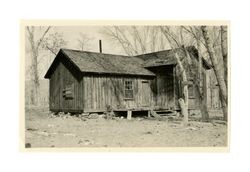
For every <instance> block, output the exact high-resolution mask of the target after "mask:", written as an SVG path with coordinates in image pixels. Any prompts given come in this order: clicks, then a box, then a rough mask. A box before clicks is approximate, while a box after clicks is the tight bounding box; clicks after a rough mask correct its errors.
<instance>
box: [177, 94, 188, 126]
mask: <svg viewBox="0 0 250 172" xmlns="http://www.w3.org/2000/svg"><path fill="white" fill-rule="evenodd" d="M178 101H179V105H180V108H181V114H182V115H183V117H184V118H183V126H187V124H188V108H187V105H186V103H185V102H184V100H183V99H182V98H180V99H179V100H178Z"/></svg>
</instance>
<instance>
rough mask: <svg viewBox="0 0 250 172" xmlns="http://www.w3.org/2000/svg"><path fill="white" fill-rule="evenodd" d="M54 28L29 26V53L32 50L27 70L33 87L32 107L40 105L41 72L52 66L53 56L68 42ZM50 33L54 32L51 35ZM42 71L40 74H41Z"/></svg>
mask: <svg viewBox="0 0 250 172" xmlns="http://www.w3.org/2000/svg"><path fill="white" fill-rule="evenodd" d="M52 31H53V29H52V27H50V26H49V27H34V26H27V27H26V33H27V40H28V42H29V44H28V45H27V51H28V50H30V54H31V58H30V60H31V66H30V68H27V70H26V72H27V74H29V75H30V79H31V85H30V87H29V88H27V89H29V91H30V97H27V98H30V103H31V104H32V105H38V104H39V101H38V100H39V97H40V94H39V86H40V83H39V76H40V75H41V71H43V68H44V67H46V68H48V66H46V62H47V65H50V63H51V61H52V59H51V54H48V53H52V54H53V56H55V55H56V53H57V52H58V50H59V49H60V48H62V47H63V46H65V45H66V42H65V41H64V39H63V35H62V34H61V33H58V32H56V31H53V32H52ZM49 32H52V33H50V34H49ZM39 71H40V72H39Z"/></svg>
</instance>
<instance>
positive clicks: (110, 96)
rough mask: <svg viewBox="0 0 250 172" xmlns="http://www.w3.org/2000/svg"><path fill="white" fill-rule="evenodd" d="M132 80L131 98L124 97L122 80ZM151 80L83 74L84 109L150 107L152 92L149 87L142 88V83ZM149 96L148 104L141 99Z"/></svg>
mask: <svg viewBox="0 0 250 172" xmlns="http://www.w3.org/2000/svg"><path fill="white" fill-rule="evenodd" d="M125 80H131V81H133V92H134V98H133V99H125V98H124V81H125ZM152 81H153V80H151V79H146V78H141V77H124V76H105V75H84V76H83V82H84V93H85V94H84V111H86V112H91V111H105V110H106V108H107V106H111V107H112V108H113V109H114V110H126V109H139V108H143V107H148V108H149V107H150V106H152V104H153V92H152V91H151V89H150V88H149V89H145V90H143V88H142V86H143V83H147V82H148V86H149V87H150V83H151V82H152ZM145 98H149V100H148V106H145V104H144V102H143V99H145Z"/></svg>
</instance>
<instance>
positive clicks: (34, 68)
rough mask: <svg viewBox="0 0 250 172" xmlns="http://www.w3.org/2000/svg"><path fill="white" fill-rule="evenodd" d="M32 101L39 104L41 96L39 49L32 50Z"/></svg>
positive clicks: (33, 103)
mask: <svg viewBox="0 0 250 172" xmlns="http://www.w3.org/2000/svg"><path fill="white" fill-rule="evenodd" d="M31 59H32V60H31V65H32V66H31V103H32V105H38V97H39V92H38V90H39V76H38V69H37V51H36V50H32V58H31Z"/></svg>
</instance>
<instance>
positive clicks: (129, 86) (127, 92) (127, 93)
mask: <svg viewBox="0 0 250 172" xmlns="http://www.w3.org/2000/svg"><path fill="white" fill-rule="evenodd" d="M124 97H125V99H133V98H134V90H133V81H131V80H127V81H125V82H124Z"/></svg>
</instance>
